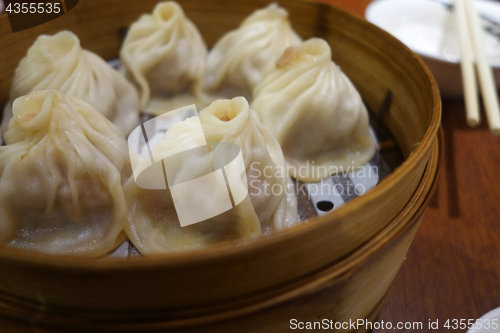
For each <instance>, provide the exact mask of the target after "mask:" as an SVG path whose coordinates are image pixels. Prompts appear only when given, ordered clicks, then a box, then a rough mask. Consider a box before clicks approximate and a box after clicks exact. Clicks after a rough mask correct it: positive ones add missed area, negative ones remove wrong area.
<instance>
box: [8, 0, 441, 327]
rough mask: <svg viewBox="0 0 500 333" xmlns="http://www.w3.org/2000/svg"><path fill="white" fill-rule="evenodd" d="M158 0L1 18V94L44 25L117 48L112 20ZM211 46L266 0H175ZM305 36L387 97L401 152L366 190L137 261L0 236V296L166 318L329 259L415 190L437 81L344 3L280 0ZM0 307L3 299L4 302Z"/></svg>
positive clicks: (259, 289) (435, 124)
mask: <svg viewBox="0 0 500 333" xmlns="http://www.w3.org/2000/svg"><path fill="white" fill-rule="evenodd" d="M156 2H157V1H156V0H141V1H137V0H120V1H117V0H100V1H97V0H80V3H79V4H78V6H77V7H76V8H75V9H73V10H72V11H71V12H69V13H67V14H65V15H64V16H62V17H60V18H58V19H56V20H54V21H51V22H49V23H46V24H44V25H42V26H38V27H35V28H32V29H29V30H25V31H22V32H19V33H16V34H12V33H11V31H10V27H9V25H8V19H7V17H6V16H5V15H4V16H2V17H0V50H2V52H1V53H0V104H3V103H5V102H6V101H7V99H8V93H9V89H10V84H11V82H12V77H13V72H14V69H15V67H16V66H17V64H18V62H19V60H20V59H21V58H22V57H23V56H24V55H25V53H26V50H27V49H28V47H29V46H30V45H31V44H32V43H33V41H34V40H35V38H36V37H37V36H38V35H39V34H41V33H49V34H52V33H55V32H57V31H59V30H61V29H68V30H72V31H73V32H75V33H76V34H77V35H78V36H79V37H80V39H81V41H82V45H83V46H84V47H85V48H88V49H90V50H93V51H95V52H97V53H98V54H100V55H101V56H103V57H104V58H113V57H116V56H117V54H118V50H119V45H120V31H121V29H122V28H125V27H127V26H129V25H130V23H131V22H133V21H134V20H135V19H137V18H138V16H139V15H140V13H143V12H149V11H150V10H151V9H152V8H153V7H154V5H155V4H156ZM181 4H182V6H183V7H184V9H185V11H186V13H187V15H188V17H190V18H191V19H192V20H193V21H194V22H195V23H196V24H197V26H198V27H199V29H200V31H201V32H202V34H203V36H204V38H205V40H206V41H207V44H208V45H212V44H213V43H214V42H215V41H216V40H217V38H219V37H220V36H221V35H222V34H223V33H224V32H226V31H228V30H230V29H232V28H235V27H236V26H237V25H238V24H239V22H240V21H241V20H242V19H243V18H244V17H246V16H247V15H248V14H250V13H251V12H252V11H253V10H254V9H257V8H259V7H263V6H265V5H267V4H268V1H264V0H242V1H238V2H237V3H230V2H227V1H199V0H198V1H194V0H190V1H181ZM281 5H282V6H284V7H285V8H286V9H287V10H289V12H290V15H291V21H292V24H293V25H294V28H295V29H296V30H297V32H298V33H299V34H300V35H301V36H302V37H303V38H309V37H312V36H320V37H323V38H325V39H327V40H328V42H329V43H330V45H331V46H332V51H333V58H334V60H335V61H336V62H337V63H338V64H340V65H341V67H342V69H343V70H344V71H345V72H346V74H347V75H348V76H349V77H350V78H351V80H352V81H353V83H354V84H355V85H356V87H357V88H358V89H359V91H360V92H361V94H362V96H363V98H364V99H365V101H366V102H367V104H368V105H369V106H370V107H371V108H372V109H374V110H378V108H379V106H380V104H381V103H382V101H383V100H384V98H385V96H386V94H387V92H388V91H391V92H392V93H393V103H392V105H391V108H390V111H389V112H388V113H387V114H386V115H385V117H384V121H385V124H386V125H387V126H388V127H389V129H390V130H391V132H392V133H393V134H394V136H395V138H396V140H397V142H398V145H399V146H400V148H401V149H402V151H403V153H404V155H405V158H406V160H405V162H404V163H403V164H402V165H401V166H400V167H398V168H397V169H396V170H395V171H394V172H393V173H392V174H391V175H389V176H388V177H386V178H385V179H384V180H382V181H381V182H380V184H378V185H377V186H376V188H374V189H373V190H371V191H369V192H368V193H366V194H365V195H363V196H361V197H359V198H357V199H355V200H353V201H352V202H349V203H348V204H347V205H345V206H344V207H342V208H340V209H339V210H337V211H335V213H334V214H328V215H325V216H323V217H320V218H315V219H312V220H311V221H309V222H308V223H307V224H304V225H301V226H299V227H296V228H293V229H290V230H286V231H283V232H277V233H275V234H273V235H271V236H269V237H264V238H261V239H257V240H254V241H248V242H244V243H242V244H240V245H238V246H230V245H221V246H219V247H215V248H212V249H208V250H205V251H196V252H190V253H183V254H175V255H169V256H164V257H151V258H145V259H137V260H95V259H81V258H78V259H76V258H71V257H52V256H47V255H43V254H35V253H30V252H25V251H21V250H13V249H9V248H4V247H0V267H1V268H2V270H1V272H0V299H2V300H5V301H7V302H9V304H18V305H22V306H23V308H24V307H28V308H33V309H38V310H39V311H44V309H47V308H51V309H59V310H60V311H62V312H64V311H70V312H74V311H78V312H79V313H89V314H90V315H99V314H100V313H103V311H106V313H108V314H109V316H110V317H113V316H116V317H117V318H121V317H122V316H125V315H131V316H133V315H134V314H137V313H138V309H139V310H140V311H143V313H149V312H150V311H152V310H153V309H155V311H160V312H162V313H164V312H167V313H169V314H171V316H172V318H182V317H189V316H192V315H194V314H196V315H199V314H202V313H204V314H208V313H209V312H207V311H209V309H218V308H217V305H218V304H227V303H228V302H235V303H238V302H239V300H248V299H249V298H251V297H255V298H256V299H259V297H261V298H262V297H264V296H262V295H266V293H268V292H269V291H270V290H277V289H278V288H280V287H283V286H287V285H291V284H293V283H298V282H300V281H303V280H304V279H306V278H307V277H310V276H314V274H315V273H317V272H319V271H321V270H323V269H325V267H330V266H332V265H333V264H334V263H336V262H338V261H339V260H340V259H341V258H343V257H345V256H346V255H349V254H350V253H352V252H353V251H355V250H356V249H359V248H360V247H361V246H363V244H365V243H366V242H368V241H370V240H371V239H372V238H373V237H374V236H375V235H377V234H378V233H380V232H381V231H382V230H383V229H384V228H385V227H386V226H387V225H388V224H389V223H390V222H391V221H393V220H394V218H395V217H396V216H397V214H398V213H399V212H401V211H402V209H403V207H405V205H407V203H408V201H409V200H410V198H411V196H412V195H413V194H414V192H415V190H416V188H417V186H418V184H419V183H420V182H421V179H422V175H423V173H424V170H425V167H426V165H427V163H428V160H429V154H430V153H431V148H432V144H433V142H434V141H435V138H436V134H437V131H438V128H439V122H440V108H441V105H440V100H439V92H438V90H437V87H436V84H435V82H434V80H433V79H432V76H431V75H430V73H429V71H428V70H427V69H426V68H425V66H424V65H423V64H422V62H421V61H420V60H419V58H418V57H416V56H415V55H414V54H413V53H412V52H411V51H409V50H408V49H407V48H406V47H405V46H404V45H402V44H401V43H399V42H398V41H397V40H395V39H394V38H392V37H391V36H390V35H388V34H387V33H385V32H383V31H382V30H380V29H378V28H376V27H375V26H373V25H371V24H369V23H367V22H366V21H363V20H361V19H359V18H356V17H354V16H352V15H350V14H348V13H345V12H343V11H341V10H338V9H335V8H332V7H328V6H326V5H320V4H316V3H307V2H301V1H287V2H283V3H281ZM0 308H2V303H0Z"/></svg>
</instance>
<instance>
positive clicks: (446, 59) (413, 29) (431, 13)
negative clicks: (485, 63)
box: [365, 0, 500, 97]
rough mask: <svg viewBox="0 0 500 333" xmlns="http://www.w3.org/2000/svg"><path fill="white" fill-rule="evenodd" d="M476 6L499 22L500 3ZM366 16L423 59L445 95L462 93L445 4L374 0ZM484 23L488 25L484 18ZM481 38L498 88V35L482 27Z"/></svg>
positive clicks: (451, 23) (455, 46) (481, 1)
mask: <svg viewBox="0 0 500 333" xmlns="http://www.w3.org/2000/svg"><path fill="white" fill-rule="evenodd" d="M441 1H442V2H446V3H453V1H446V0H441ZM476 8H477V9H478V12H479V13H480V14H483V15H484V16H487V17H488V18H489V19H491V20H494V21H496V22H498V23H499V24H500V3H498V2H496V1H491V0H477V1H476ZM365 16H366V19H367V20H368V21H370V22H371V23H373V24H375V25H377V26H379V27H380V28H382V29H384V30H386V31H387V32H389V33H390V34H392V35H393V36H394V37H396V38H398V39H399V40H400V41H401V42H403V43H404V44H406V45H407V46H408V47H409V48H410V49H412V50H413V51H414V52H415V53H417V54H418V55H419V56H420V57H421V58H422V59H423V60H424V62H425V63H426V65H427V67H429V69H430V70H431V72H432V74H433V75H434V78H435V79H436V82H437V83H438V86H439V90H440V91H441V94H442V95H443V96H444V97H460V96H462V95H463V87H462V76H461V73H460V63H459V62H460V51H459V44H458V35H457V29H456V22H455V18H454V16H453V14H452V12H451V11H450V10H448V9H447V8H446V6H445V5H443V4H440V3H438V2H435V1H432V0H375V1H373V2H371V3H370V5H369V6H368V7H367V9H366V12H365ZM483 23H484V25H485V26H486V25H488V24H487V23H486V21H483ZM498 32H499V33H500V28H498ZM483 40H484V46H485V50H486V53H487V55H488V57H489V60H490V64H491V65H492V66H493V68H494V73H495V79H496V82H497V88H500V38H497V37H494V36H493V35H491V34H490V33H488V32H486V30H483Z"/></svg>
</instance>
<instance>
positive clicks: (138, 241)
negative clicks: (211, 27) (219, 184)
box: [124, 97, 299, 256]
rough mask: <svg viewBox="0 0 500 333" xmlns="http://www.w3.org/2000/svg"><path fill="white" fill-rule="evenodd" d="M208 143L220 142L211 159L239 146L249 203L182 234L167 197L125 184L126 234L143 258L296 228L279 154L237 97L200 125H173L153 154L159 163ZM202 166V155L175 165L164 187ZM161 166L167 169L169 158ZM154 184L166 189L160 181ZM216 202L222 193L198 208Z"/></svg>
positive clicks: (203, 116)
mask: <svg viewBox="0 0 500 333" xmlns="http://www.w3.org/2000/svg"><path fill="white" fill-rule="evenodd" d="M200 124H201V126H200ZM201 128H203V129H201ZM207 142H209V143H210V144H211V145H213V143H222V144H220V145H217V147H216V148H215V149H213V150H212V151H211V154H212V156H218V154H222V155H224V154H226V153H227V151H225V148H224V144H223V143H233V144H236V145H238V146H239V147H240V149H241V154H242V157H243V161H244V169H245V170H246V175H245V176H246V180H247V182H248V193H249V196H247V197H246V198H245V200H243V201H242V202H241V203H240V204H239V205H237V206H236V207H235V208H233V209H231V210H229V211H227V212H225V213H223V214H221V215H218V216H215V217H213V218H211V219H209V220H206V221H202V222H199V223H196V224H192V225H189V226H185V227H181V226H180V223H179V219H178V217H177V213H176V208H179V207H177V206H176V207H175V208H174V205H173V201H172V196H171V192H170V190H148V189H142V188H140V187H138V186H137V184H136V182H135V180H134V179H133V178H131V179H130V180H129V181H128V182H127V183H126V184H125V186H124V188H125V193H126V196H127V201H128V204H129V212H130V214H129V223H128V225H127V227H126V232H127V234H128V236H129V238H130V240H131V241H132V243H133V244H134V245H135V246H136V247H137V248H138V249H139V251H140V252H141V253H142V254H144V255H146V256H147V255H151V254H160V253H169V252H178V251H188V250H194V249H201V248H205V247H208V246H211V245H214V244H217V243H220V242H223V241H236V240H239V239H248V238H254V237H257V236H259V235H261V234H268V233H269V232H271V231H273V230H281V229H285V228H288V227H291V226H293V225H296V224H297V223H298V221H299V218H298V212H297V198H296V195H295V189H294V186H293V183H292V182H291V178H290V177H289V176H288V175H287V174H286V166H285V160H284V157H283V153H282V151H281V147H280V146H279V144H278V142H277V141H276V139H275V138H274V136H273V135H272V134H271V132H270V131H269V130H268V129H267V128H266V127H265V126H264V125H263V124H262V123H261V122H260V121H259V117H258V115H257V113H256V112H255V111H253V110H251V109H250V108H249V106H248V102H247V101H246V100H245V99H244V98H243V97H238V98H234V99H232V100H218V101H216V102H214V103H212V104H211V105H210V106H209V107H207V108H206V109H204V110H202V111H201V112H200V114H199V118H198V117H192V118H188V119H186V120H185V121H182V122H179V123H175V124H174V125H173V126H172V127H171V128H170V129H169V130H168V131H167V133H166V134H165V136H164V138H163V140H161V141H160V142H159V143H157V144H156V145H155V146H154V147H153V148H152V153H153V156H160V158H165V157H168V156H172V155H174V154H175V153H178V152H182V151H186V150H188V149H192V148H196V147H202V146H203V145H205V146H206V144H207ZM155 159H156V157H155ZM207 159H208V163H209V164H208V165H209V166H210V156H209V154H208V153H207V154H203V153H200V154H198V155H197V156H193V158H191V159H190V160H187V161H185V162H184V163H179V164H180V165H174V166H172V165H166V168H167V169H168V168H170V169H177V170H178V172H176V173H174V175H173V178H172V179H170V178H169V180H168V182H169V184H170V183H171V182H172V183H182V182H183V181H186V180H190V179H198V178H199V177H200V176H203V175H205V174H206V164H204V163H203V161H204V160H205V161H207ZM164 161H165V162H164V163H165V164H167V163H169V162H168V161H169V160H168V159H167V160H164ZM213 161H216V160H215V159H214V160H213ZM214 163H216V162H214ZM169 177H170V176H169ZM229 177H231V176H229ZM157 181H158V182H165V180H164V179H163V178H162V179H158V180H157ZM273 191H274V192H273ZM233 194H234V193H233ZM220 195H223V193H219V192H216V191H215V190H214V191H210V193H209V194H207V196H206V198H205V201H207V202H217V199H218V196H220ZM185 199H186V200H195V198H189V197H187V198H185ZM203 204H204V203H201V204H200V207H201V206H202V205H203Z"/></svg>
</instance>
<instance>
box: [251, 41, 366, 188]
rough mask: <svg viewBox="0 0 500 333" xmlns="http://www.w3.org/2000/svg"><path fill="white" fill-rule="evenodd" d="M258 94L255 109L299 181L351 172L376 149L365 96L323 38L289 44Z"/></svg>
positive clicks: (363, 162) (259, 88)
mask: <svg viewBox="0 0 500 333" xmlns="http://www.w3.org/2000/svg"><path fill="white" fill-rule="evenodd" d="M254 98H255V99H254V101H253V103H252V109H254V110H256V111H257V112H258V113H259V115H260V118H261V120H262V122H263V123H264V124H265V125H266V126H268V127H269V128H270V129H271V131H272V132H273V133H274V135H275V136H276V138H277V139H278V141H279V143H280V144H281V147H282V148H283V152H284V154H285V157H286V159H287V161H288V163H290V165H291V168H290V174H291V175H292V176H293V177H295V178H297V179H299V180H301V181H305V182H313V181H319V180H321V179H324V178H326V177H328V176H329V175H330V174H335V173H337V172H342V171H347V172H349V171H353V170H354V169H356V168H358V167H360V166H362V165H363V164H365V163H366V162H367V161H369V160H370V158H371V157H372V156H373V154H374V153H375V141H374V140H373V138H372V136H371V135H370V132H369V123H368V112H367V110H366V107H365V106H364V104H363V101H362V100H361V96H360V95H359V93H358V91H357V90H356V88H355V87H354V85H353V84H352V83H351V81H350V80H349V78H347V76H346V75H345V74H344V73H343V72H342V71H341V70H340V68H339V67H338V66H337V65H336V64H335V63H333V62H332V60H331V51H330V47H329V46H328V44H327V43H326V42H325V41H324V40H322V39H318V38H313V39H310V40H308V41H306V42H304V43H303V44H301V45H300V46H298V47H291V48H289V49H287V50H286V52H285V53H284V54H283V56H282V57H281V58H280V59H279V60H278V61H277V63H276V66H275V69H274V70H273V71H272V72H271V73H270V74H269V75H268V76H267V77H266V78H264V80H263V81H262V82H261V83H260V84H259V85H257V87H256V88H255V90H254Z"/></svg>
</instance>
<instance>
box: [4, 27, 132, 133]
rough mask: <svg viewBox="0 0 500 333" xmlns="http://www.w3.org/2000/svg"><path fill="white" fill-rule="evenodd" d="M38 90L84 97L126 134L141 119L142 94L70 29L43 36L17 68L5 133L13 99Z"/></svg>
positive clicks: (7, 111)
mask: <svg viewBox="0 0 500 333" xmlns="http://www.w3.org/2000/svg"><path fill="white" fill-rule="evenodd" d="M37 90H59V91H61V92H63V93H64V94H66V95H68V96H70V97H76V98H79V99H82V100H84V101H86V102H87V103H89V104H90V105H92V107H94V108H95V109H96V110H97V111H99V112H100V113H102V114H103V115H104V116H105V117H106V118H108V119H109V120H111V121H112V122H113V123H114V124H115V125H116V126H117V127H118V128H119V129H120V131H121V132H122V133H123V134H125V135H127V134H128V133H130V132H131V131H132V129H134V127H135V126H137V123H138V121H139V112H140V107H139V95H138V93H137V91H136V89H135V88H134V86H133V85H132V84H131V83H130V82H128V81H127V80H126V79H125V77H124V76H123V75H122V74H120V73H118V72H117V71H116V70H114V69H113V68H112V67H111V66H109V65H108V64H107V63H106V62H105V61H104V60H103V59H102V58H101V57H99V56H98V55H96V54H95V53H92V52H90V51H87V50H84V49H82V47H81V46H80V40H79V39H78V37H77V36H76V35H75V34H73V33H72V32H69V31H61V32H59V33H57V34H55V35H53V36H46V35H41V36H40V37H38V39H37V40H36V41H35V43H34V44H33V45H32V46H31V47H30V49H29V50H28V53H27V55H26V57H24V58H23V59H22V60H21V62H20V64H19V66H18V67H17V69H16V73H15V76H14V82H13V84H12V90H11V93H10V102H9V104H8V105H7V107H6V109H5V111H4V117H3V121H2V133H5V132H6V131H7V126H8V124H9V120H10V118H11V117H12V102H13V101H14V100H15V99H16V98H18V97H20V96H24V95H27V94H29V93H30V92H32V91H37Z"/></svg>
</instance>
